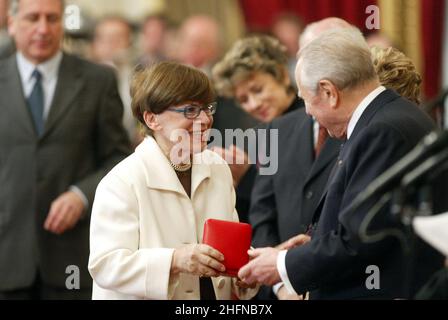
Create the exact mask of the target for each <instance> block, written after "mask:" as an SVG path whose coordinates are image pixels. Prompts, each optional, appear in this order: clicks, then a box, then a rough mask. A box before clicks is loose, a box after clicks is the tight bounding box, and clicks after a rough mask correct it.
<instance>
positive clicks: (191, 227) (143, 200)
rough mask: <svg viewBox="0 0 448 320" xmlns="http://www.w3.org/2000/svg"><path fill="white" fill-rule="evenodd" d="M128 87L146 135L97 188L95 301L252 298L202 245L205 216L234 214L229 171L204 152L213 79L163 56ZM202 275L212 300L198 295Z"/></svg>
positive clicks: (92, 266) (217, 256)
mask: <svg viewBox="0 0 448 320" xmlns="http://www.w3.org/2000/svg"><path fill="white" fill-rule="evenodd" d="M131 91H132V98H133V102H132V109H133V112H134V115H135V116H136V118H137V119H138V120H139V121H140V122H141V123H142V125H143V126H144V127H145V129H146V130H147V136H146V138H145V140H144V141H143V142H142V143H141V145H139V146H138V147H137V149H136V151H135V153H134V154H132V155H131V156H130V157H129V158H127V159H125V160H124V161H123V162H121V163H120V164H118V165H117V166H116V167H115V168H114V169H113V170H112V171H111V172H110V173H109V174H108V175H107V176H106V177H105V178H104V179H103V180H102V181H101V183H100V184H99V185H98V188H97V191H96V196H95V201H94V204H93V210H92V219H91V231H90V259H89V271H90V274H91V275H92V278H93V280H94V285H93V299H157V300H165V299H176V300H177V299H181V300H189V299H214V298H216V299H218V300H220V299H223V300H228V299H231V298H232V297H237V298H239V299H249V298H251V297H252V296H254V295H255V293H256V290H255V289H251V288H247V287H246V286H245V285H244V283H241V282H239V281H238V280H237V279H234V278H233V279H232V278H229V277H225V276H223V275H224V274H225V267H224V265H223V263H222V262H223V260H224V258H225V257H224V256H223V255H222V254H221V253H220V252H218V251H217V250H215V249H213V248H211V247H209V246H207V245H204V244H201V241H202V232H203V226H204V222H205V221H206V220H207V219H209V218H214V219H220V220H231V221H237V220H238V218H237V213H236V211H235V193H234V189H233V185H232V175H231V172H230V170H229V168H228V166H227V165H226V163H225V162H224V160H223V159H222V158H220V157H219V156H218V155H217V154H215V153H213V152H211V151H209V150H206V147H207V143H206V142H207V136H206V135H207V131H208V129H210V128H211V125H212V123H213V114H214V112H215V108H216V106H215V104H214V103H213V101H214V91H213V89H212V85H211V83H210V81H209V79H208V78H207V77H206V75H205V74H203V73H202V72H200V71H198V70H195V69H193V68H190V67H187V66H183V65H180V64H176V63H172V62H163V63H159V64H156V65H154V66H152V67H150V68H148V69H145V70H143V71H140V72H139V73H138V74H137V75H136V76H135V77H134V81H133V84H132V90H131ZM210 279H211V280H210ZM203 280H208V282H209V283H208V284H209V292H208V293H207V295H210V291H211V294H212V295H214V296H213V297H211V298H210V297H209V296H208V297H205V296H201V295H204V292H206V290H205V289H204V288H206V285H207V283H204V281H203Z"/></svg>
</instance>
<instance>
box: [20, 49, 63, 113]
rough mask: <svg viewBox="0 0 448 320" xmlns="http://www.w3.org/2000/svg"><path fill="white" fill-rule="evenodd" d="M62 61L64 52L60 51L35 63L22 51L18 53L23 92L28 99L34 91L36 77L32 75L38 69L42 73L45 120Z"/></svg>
mask: <svg viewBox="0 0 448 320" xmlns="http://www.w3.org/2000/svg"><path fill="white" fill-rule="evenodd" d="M61 61H62V52H60V51H59V52H58V53H57V54H56V55H55V56H54V57H53V58H51V59H50V60H47V61H45V62H44V63H41V64H38V65H35V64H33V63H32V62H30V61H29V60H27V59H26V58H25V57H24V55H23V54H22V53H21V52H18V53H17V67H18V68H19V74H20V79H21V80H22V88H23V94H24V96H25V98H26V99H28V97H29V96H30V95H31V92H32V91H33V88H34V84H35V83H36V79H35V78H34V77H33V76H32V75H33V71H34V70H35V69H37V70H38V71H39V72H40V73H41V74H42V89H43V91H44V121H46V120H47V119H48V115H49V113H50V108H51V103H52V102H53V98H54V92H55V90H56V84H57V82H58V72H59V66H60V65H61Z"/></svg>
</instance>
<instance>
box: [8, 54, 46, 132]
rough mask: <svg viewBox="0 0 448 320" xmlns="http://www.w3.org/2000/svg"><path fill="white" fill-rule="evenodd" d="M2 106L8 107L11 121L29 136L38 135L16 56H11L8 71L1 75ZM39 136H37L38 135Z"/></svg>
mask: <svg viewBox="0 0 448 320" xmlns="http://www.w3.org/2000/svg"><path fill="white" fill-rule="evenodd" d="M0 83H1V84H0V86H1V88H2V89H0V90H1V92H3V93H5V94H2V95H1V96H0V99H1V101H2V103H1V105H4V106H6V108H7V109H8V110H9V112H8V113H9V114H10V115H11V119H16V120H15V121H14V120H13V121H14V122H15V123H17V124H18V125H20V126H21V127H22V128H23V130H25V132H26V133H28V134H29V135H36V131H35V129H34V123H33V120H32V118H31V114H30V111H29V108H28V106H27V103H26V99H25V96H24V95H23V89H22V81H21V79H20V75H19V70H18V68H17V60H16V55H13V56H11V57H10V58H9V59H8V61H7V63H6V70H5V73H4V74H3V75H1V80H0ZM36 136H37V135H36Z"/></svg>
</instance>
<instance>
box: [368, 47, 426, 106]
mask: <svg viewBox="0 0 448 320" xmlns="http://www.w3.org/2000/svg"><path fill="white" fill-rule="evenodd" d="M371 52H372V59H373V65H374V67H375V71H376V73H377V74H378V77H379V79H380V82H381V84H382V85H383V86H385V87H386V88H388V89H392V90H395V91H396V92H397V93H398V94H399V95H401V96H402V97H404V98H406V99H408V100H410V101H412V102H414V103H415V104H417V105H420V103H421V100H420V86H421V83H422V77H421V76H420V74H419V73H418V71H417V69H416V68H415V66H414V64H413V63H412V60H411V59H410V58H408V57H407V56H406V55H405V54H404V53H402V52H401V51H399V50H398V49H395V48H392V47H390V48H386V49H382V48H378V47H373V48H372V49H371Z"/></svg>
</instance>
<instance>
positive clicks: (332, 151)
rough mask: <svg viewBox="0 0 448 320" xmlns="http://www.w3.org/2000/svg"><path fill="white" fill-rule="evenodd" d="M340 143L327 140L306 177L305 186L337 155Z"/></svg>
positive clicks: (334, 140)
mask: <svg viewBox="0 0 448 320" xmlns="http://www.w3.org/2000/svg"><path fill="white" fill-rule="evenodd" d="M340 146H341V141H340V140H336V139H331V138H329V139H328V140H327V141H326V143H325V145H324V147H323V149H322V152H321V154H320V156H319V157H318V158H317V159H316V160H315V161H314V164H313V166H312V168H311V172H310V174H309V175H308V178H307V181H306V183H305V186H306V185H307V184H308V183H309V182H310V181H312V180H313V178H314V177H316V176H317V175H318V174H319V173H320V172H321V171H322V170H324V169H325V168H326V167H327V166H328V165H329V164H330V163H331V162H332V161H333V160H334V159H335V158H336V157H337V156H338V154H339V151H340Z"/></svg>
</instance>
